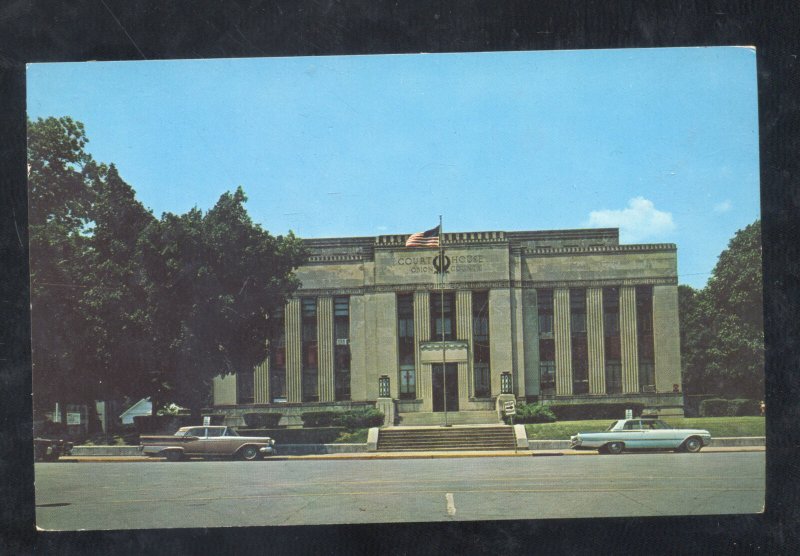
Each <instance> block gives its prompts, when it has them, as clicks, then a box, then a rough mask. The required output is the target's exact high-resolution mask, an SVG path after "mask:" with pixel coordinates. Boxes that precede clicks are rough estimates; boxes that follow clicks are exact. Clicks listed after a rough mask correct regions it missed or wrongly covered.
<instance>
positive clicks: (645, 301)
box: [636, 286, 656, 392]
mask: <svg viewBox="0 0 800 556" xmlns="http://www.w3.org/2000/svg"><path fill="white" fill-rule="evenodd" d="M636 340H637V345H638V349H639V388H640V390H641V391H642V392H655V391H656V369H655V353H654V352H655V344H654V341H653V287H652V286H637V287H636Z"/></svg>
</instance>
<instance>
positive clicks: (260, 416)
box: [242, 413, 283, 429]
mask: <svg viewBox="0 0 800 556" xmlns="http://www.w3.org/2000/svg"><path fill="white" fill-rule="evenodd" d="M242 417H244V422H245V424H246V425H247V427H248V428H253V429H255V428H262V429H271V428H273V427H277V426H278V422H279V421H280V420H281V417H283V413H245V414H244V415H243V416H242Z"/></svg>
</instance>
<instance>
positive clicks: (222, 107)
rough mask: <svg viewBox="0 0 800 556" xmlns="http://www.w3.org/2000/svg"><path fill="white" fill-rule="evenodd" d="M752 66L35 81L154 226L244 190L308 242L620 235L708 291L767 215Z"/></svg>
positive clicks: (561, 66) (240, 62) (217, 65)
mask: <svg viewBox="0 0 800 556" xmlns="http://www.w3.org/2000/svg"><path fill="white" fill-rule="evenodd" d="M756 93H757V88H756V56H755V51H754V50H753V49H750V48H734V47H717V48H682V49H673V48H670V49H630V50H628V49H626V50H594V51H587V50H583V51H551V52H500V53H468V54H414V55H387V56H341V57H340V56H337V57H299V58H250V59H233V60H231V59H227V60H170V61H144V62H82V63H60V64H31V65H29V66H28V113H29V115H30V117H31V118H33V119H36V118H38V117H47V116H64V115H68V116H71V117H73V118H74V119H77V120H80V121H82V122H83V123H84V124H85V126H86V132H87V135H88V136H89V140H90V142H89V144H88V145H87V150H88V151H89V152H90V153H91V154H92V155H93V156H94V158H95V159H96V160H99V161H102V162H107V163H110V162H113V163H115V164H116V165H117V167H118V169H119V171H120V174H121V175H122V177H123V178H124V179H125V180H126V181H127V182H128V183H130V184H131V185H132V186H133V187H134V189H135V190H136V191H137V194H138V197H139V199H140V200H141V201H142V202H143V203H144V204H145V205H146V206H147V207H149V208H150V209H152V210H153V211H154V213H155V214H156V215H161V213H163V212H167V211H169V212H176V213H182V212H185V211H187V210H189V209H190V208H192V207H193V206H197V207H199V208H201V209H203V210H206V209H208V208H210V207H211V206H213V204H214V202H215V201H216V200H217V199H218V198H219V195H220V194H221V193H223V192H224V191H227V190H233V189H235V188H236V187H237V186H239V185H241V186H242V187H243V188H244V190H245V192H246V193H247V195H248V198H249V201H248V204H247V207H248V211H249V212H250V214H251V216H252V217H253V219H254V220H255V221H256V222H259V223H260V224H261V225H262V226H264V227H265V228H266V229H268V230H269V231H270V232H271V233H273V234H282V233H285V232H287V231H288V230H290V229H291V230H293V231H294V232H295V233H296V234H297V235H299V236H300V237H335V236H364V235H367V236H368V235H379V234H403V233H412V232H415V231H420V230H423V229H428V228H430V227H433V226H434V225H436V224H437V223H438V216H439V215H440V214H441V215H442V216H443V219H444V228H445V231H452V232H458V231H477V230H506V231H512V230H543V229H564V228H581V227H619V228H620V233H621V240H622V242H624V243H659V242H670V243H676V244H677V245H678V271H679V275H680V282H681V283H684V284H689V285H692V286H695V287H702V286H703V285H704V284H705V282H706V280H707V278H708V276H709V273H710V272H711V270H712V268H713V266H714V264H715V263H716V258H717V256H718V255H719V253H720V251H722V249H724V248H725V247H726V245H727V242H728V240H729V239H730V238H731V237H732V236H733V234H734V233H735V232H736V230H738V229H741V228H743V227H744V226H746V225H747V224H749V223H751V222H753V221H754V220H755V219H756V218H758V217H759V214H760V207H759V186H758V184H759V172H758V115H757V96H756Z"/></svg>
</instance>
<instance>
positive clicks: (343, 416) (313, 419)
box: [301, 407, 384, 431]
mask: <svg viewBox="0 0 800 556" xmlns="http://www.w3.org/2000/svg"><path fill="white" fill-rule="evenodd" d="M301 417H302V419H303V426H304V427H307V428H310V427H334V426H336V427H344V428H346V429H347V430H349V431H352V430H355V429H363V428H369V427H380V426H381V425H383V419H384V416H383V413H382V412H381V411H378V410H377V409H375V408H371V407H368V408H365V409H353V410H350V411H309V412H306V413H303V414H302V415H301Z"/></svg>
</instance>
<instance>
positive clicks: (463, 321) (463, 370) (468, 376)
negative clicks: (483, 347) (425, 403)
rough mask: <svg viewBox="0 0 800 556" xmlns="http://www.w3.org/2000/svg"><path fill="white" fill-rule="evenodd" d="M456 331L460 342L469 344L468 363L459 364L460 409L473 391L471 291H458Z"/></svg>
mask: <svg viewBox="0 0 800 556" xmlns="http://www.w3.org/2000/svg"><path fill="white" fill-rule="evenodd" d="M456 331H457V332H458V338H457V339H459V340H466V341H467V342H468V346H469V347H468V349H467V358H468V362H467V363H459V364H458V401H459V407H465V404H466V402H467V401H469V397H470V393H471V392H474V389H473V384H472V382H473V380H474V378H473V372H472V350H473V343H472V292H471V291H470V290H457V291H456Z"/></svg>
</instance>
